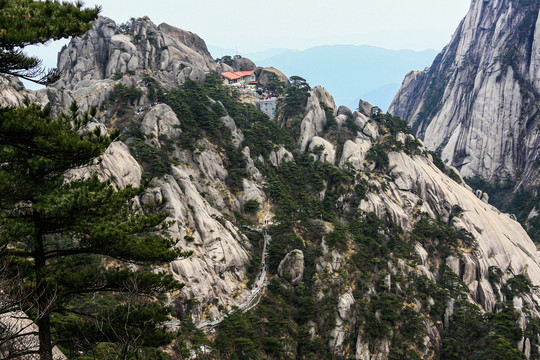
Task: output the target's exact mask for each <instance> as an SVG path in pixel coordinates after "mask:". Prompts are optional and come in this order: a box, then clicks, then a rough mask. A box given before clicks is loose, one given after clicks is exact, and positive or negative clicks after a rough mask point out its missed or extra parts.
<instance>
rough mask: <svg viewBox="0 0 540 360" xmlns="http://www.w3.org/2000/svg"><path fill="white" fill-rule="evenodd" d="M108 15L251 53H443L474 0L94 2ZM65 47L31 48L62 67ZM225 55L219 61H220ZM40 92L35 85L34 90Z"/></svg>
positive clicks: (92, 3)
mask: <svg viewBox="0 0 540 360" xmlns="http://www.w3.org/2000/svg"><path fill="white" fill-rule="evenodd" d="M84 2H85V6H87V7H93V6H95V5H101V7H102V12H101V15H103V16H107V17H110V18H112V19H113V20H115V21H116V22H117V23H121V22H126V21H128V20H129V19H130V18H132V17H141V16H145V15H147V16H149V17H150V19H152V21H153V22H154V23H155V24H156V25H158V24H160V23H162V22H166V23H168V24H170V25H173V26H177V27H180V28H182V29H184V30H189V31H191V32H194V33H196V34H198V35H199V36H201V37H202V38H203V39H204V40H205V41H206V43H207V44H208V45H213V46H219V47H222V48H229V49H236V50H238V51H239V52H243V53H249V52H257V51H263V50H267V49H271V48H289V49H298V50H304V49H307V48H310V47H313V46H317V45H337V44H340V45H363V44H365V45H374V46H379V47H384V48H387V49H396V50H397V49H412V50H425V49H435V50H441V49H442V48H443V47H444V46H445V45H446V44H447V43H448V42H449V40H450V37H451V36H452V34H453V32H454V30H455V29H456V27H457V25H458V24H459V22H460V21H461V19H462V18H463V17H464V16H465V14H466V13H467V10H468V8H469V4H470V0H266V1H265V0H262V1H248V0H226V1H216V0H212V1H211V0H190V1H185V0H87V1H84ZM62 43H66V41H64V42H56V43H53V44H50V45H48V46H39V47H37V48H36V47H33V48H32V49H28V52H29V53H31V54H33V55H37V56H38V57H40V58H42V59H43V60H44V65H45V66H47V67H55V66H56V54H57V53H58V51H59V50H60V47H61V45H62ZM218 56H219V55H218ZM32 87H33V85H32Z"/></svg>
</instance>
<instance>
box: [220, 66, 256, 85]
mask: <svg viewBox="0 0 540 360" xmlns="http://www.w3.org/2000/svg"><path fill="white" fill-rule="evenodd" d="M221 80H223V83H224V84H225V85H247V84H256V83H257V81H256V78H255V71H254V70H248V71H235V72H231V71H225V72H222V73H221Z"/></svg>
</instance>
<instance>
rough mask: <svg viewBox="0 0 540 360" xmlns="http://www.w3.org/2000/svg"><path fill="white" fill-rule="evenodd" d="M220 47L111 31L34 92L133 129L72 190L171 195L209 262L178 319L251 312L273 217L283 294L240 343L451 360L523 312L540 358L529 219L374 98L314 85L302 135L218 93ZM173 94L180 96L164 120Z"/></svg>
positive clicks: (274, 278) (193, 260)
mask: <svg viewBox="0 0 540 360" xmlns="http://www.w3.org/2000/svg"><path fill="white" fill-rule="evenodd" d="M501 4H502V3H501ZM483 6H488V5H483ZM501 6H502V5H501ZM117 32H118V34H117ZM171 34H172V35H171ZM175 34H176V35H175ZM178 34H184V35H182V36H180V35H178ZM150 39H154V40H150ZM156 39H157V40H156ZM153 41H157V43H156V44H160V45H159V46H158V45H155V44H154V43H153ZM177 51H183V53H182V54H177V55H178V58H177V57H175V56H174V54H175V53H176V52H177ZM205 51H206V50H205V47H204V43H203V42H202V40H200V39H199V38H198V37H197V36H196V35H193V34H191V33H188V32H185V31H183V30H180V29H176V28H172V27H170V26H168V25H160V26H159V27H155V25H153V24H152V23H151V21H150V20H149V19H147V18H142V19H137V20H135V21H134V22H133V24H132V27H131V30H130V32H128V34H127V35H126V34H121V33H120V29H118V28H117V27H116V25H115V24H114V22H112V21H111V20H108V19H99V20H98V21H96V24H95V28H94V30H92V31H91V32H89V33H88V34H87V35H86V36H85V37H83V38H77V39H73V41H72V42H71V43H70V44H69V45H68V46H67V47H66V48H65V49H64V50H63V51H62V53H61V54H60V57H59V59H60V60H59V62H60V67H61V68H62V69H63V70H64V73H65V74H66V75H65V76H64V78H62V79H61V81H60V82H59V83H58V84H55V86H54V87H50V88H48V89H47V90H46V91H44V92H39V93H28V94H29V95H27V96H28V97H30V100H32V101H40V102H42V103H46V102H47V101H48V103H49V105H50V106H51V107H52V108H53V112H60V111H66V110H67V109H68V106H69V104H70V103H71V101H72V100H76V101H77V102H78V103H79V104H80V105H81V107H82V108H85V107H88V106H90V105H97V106H99V109H100V111H99V113H98V116H97V117H96V120H95V121H94V122H93V123H91V124H90V125H89V126H90V127H95V126H100V127H102V128H103V129H104V130H105V131H107V130H108V129H109V128H117V129H120V130H122V135H121V137H120V140H121V141H118V142H115V143H113V144H111V146H110V148H109V149H108V150H107V152H106V153H105V154H104V156H103V159H102V161H101V162H100V163H96V164H94V165H93V166H90V167H88V168H86V169H79V170H77V171H76V172H75V173H72V174H71V173H70V174H69V176H88V175H89V174H92V173H97V174H98V175H99V176H100V177H101V178H110V179H112V180H113V181H114V182H115V184H116V185H117V186H120V187H123V186H126V185H128V184H133V185H139V184H140V183H141V181H142V180H143V179H144V180H150V181H151V182H150V186H149V188H148V189H147V191H146V194H145V195H144V196H142V197H141V198H140V199H139V201H141V202H143V203H153V204H160V203H161V202H162V200H163V199H166V202H165V205H164V208H163V209H164V210H165V211H167V212H168V214H169V219H170V220H174V221H175V224H174V225H173V226H172V228H171V236H173V237H174V238H176V239H177V240H178V241H177V246H178V247H181V248H182V249H184V250H191V251H193V255H192V256H190V257H188V258H186V259H178V260H176V261H173V262H172V263H170V264H168V265H167V266H166V270H167V271H169V272H170V273H171V274H172V275H173V276H174V277H175V278H176V279H178V280H180V281H182V282H184V283H186V286H185V287H184V288H183V289H182V292H181V293H179V294H168V295H169V297H168V298H169V301H170V304H171V307H172V308H173V309H174V310H175V315H176V316H178V317H180V316H185V315H188V316H190V317H191V318H192V319H193V320H194V321H195V322H198V321H199V320H201V319H205V318H210V317H218V316H221V315H223V313H224V312H225V311H227V310H228V309H231V308H232V307H234V306H238V305H239V304H241V303H242V298H245V296H246V295H247V293H248V291H249V290H248V288H247V284H248V281H249V277H250V276H251V275H253V274H252V273H256V272H257V271H258V268H256V267H255V269H253V264H257V256H259V255H260V254H259V253H257V247H258V246H260V244H261V239H260V236H259V237H257V236H256V235H254V234H253V233H252V232H250V231H246V230H245V228H243V227H242V226H241V225H242V224H245V223H249V222H252V223H253V224H255V226H259V225H260V224H262V223H263V221H264V220H265V219H267V217H268V218H272V217H274V219H275V220H276V222H277V224H275V226H274V227H272V230H271V231H272V238H273V239H272V242H271V244H270V249H269V260H268V263H269V273H270V274H271V275H270V278H271V283H270V285H269V286H268V288H267V290H266V291H267V294H268V296H267V297H264V298H263V299H262V300H261V301H260V303H259V306H258V307H257V308H255V309H253V310H252V311H253V315H252V316H253V318H250V322H249V323H252V324H254V325H253V326H255V327H253V328H252V331H251V332H249V333H246V334H244V333H242V334H240V333H239V334H233V335H234V336H236V337H240V338H242V339H246V338H249V337H250V336H251V337H252V338H249V339H250V340H249V341H253V342H262V343H258V344H259V345H260V348H261V349H263V348H264V349H265V350H264V351H266V352H268V354H271V355H272V356H274V355H275V353H273V352H272V351H277V350H276V346H277V347H279V354H281V355H282V356H288V357H296V356H298V357H299V358H301V357H302V356H306V354H316V355H317V356H318V355H320V357H321V358H322V357H323V356H328V357H330V356H335V357H336V358H338V359H344V358H355V359H365V360H367V359H387V358H389V357H393V358H396V356H397V357H399V356H401V358H407V357H408V356H409V355H411V354H413V353H414V355H415V356H416V357H417V358H437V357H438V354H439V352H440V351H441V348H443V339H444V338H445V337H448V336H449V335H448V334H449V332H451V331H452V326H454V325H453V324H456V323H457V321H458V320H455V317H454V316H453V315H454V313H457V315H460V314H461V313H462V312H463V311H465V310H464V309H467V311H470V312H474V311H477V312H478V314H479V309H481V311H483V312H497V311H499V312H500V311H502V310H504V309H507V306H509V304H512V309H514V310H515V313H514V312H513V313H512V314H513V315H512V316H515V317H516V321H514V325H515V323H518V324H519V328H520V329H522V330H525V332H523V333H522V335H520V336H519V337H520V338H519V339H513V340H512V341H514V340H515V341H514V342H513V343H512V346H514V345H515V342H519V349H520V351H523V352H524V353H525V354H526V355H528V356H529V357H530V358H535V356H537V355H538V352H539V349H540V348H539V347H538V344H539V343H540V339H539V338H538V335H537V334H535V333H534V329H535V327H534V326H536V325H535V324H536V321H537V320H535V318H536V317H537V314H538V310H539V309H538V305H537V302H538V301H540V299H539V298H538V296H537V294H536V293H535V292H534V291H533V290H531V289H532V287H533V286H540V258H539V257H538V254H537V252H536V247H535V245H534V244H533V243H532V241H531V240H530V238H529V237H528V235H527V234H526V233H525V231H524V230H523V228H522V227H521V226H520V225H519V223H517V222H516V221H514V220H513V219H512V218H511V217H510V216H508V215H506V214H503V213H501V212H500V211H498V210H497V209H496V208H494V207H493V206H490V205H489V204H487V203H486V202H485V201H483V200H482V199H481V198H482V196H481V195H482V194H479V195H480V198H479V197H477V196H476V195H475V194H474V193H473V192H472V191H471V189H470V188H469V187H468V186H466V185H465V184H464V183H463V182H462V180H461V178H460V177H459V176H458V175H457V174H455V173H453V171H452V170H451V169H449V168H447V167H445V166H444V165H443V164H442V163H440V160H439V161H437V159H436V158H435V159H434V158H433V156H432V155H431V154H430V153H429V152H428V150H427V148H426V147H425V146H424V144H422V143H421V142H419V141H417V140H416V139H415V137H414V136H412V135H410V134H407V133H406V127H405V126H404V124H402V122H401V121H399V120H398V119H396V118H393V117H391V116H389V115H384V114H380V113H379V112H378V111H377V109H376V108H373V106H371V105H370V104H368V103H365V102H361V103H360V104H359V111H355V112H353V111H351V110H350V109H348V108H345V107H339V108H338V107H337V106H336V105H335V103H334V100H333V98H332V97H331V95H330V94H328V93H327V92H326V91H325V90H324V89H322V88H320V87H315V88H313V89H310V90H309V93H308V97H307V102H306V105H305V107H303V108H301V109H297V110H298V112H297V115H295V116H294V117H292V118H289V119H283V116H278V118H279V119H280V121H281V124H282V125H284V126H285V125H286V126H288V127H289V130H290V133H287V132H285V131H284V130H283V129H282V128H281V129H280V128H279V127H278V126H277V124H276V123H275V122H273V121H271V120H269V119H268V118H266V117H264V116H262V114H260V113H258V112H256V111H255V109H254V108H253V107H250V106H249V105H247V104H241V103H239V102H238V98H235V97H234V96H231V94H230V92H229V91H228V90H227V89H222V88H221V87H220V85H219V84H216V83H213V82H212V81H213V80H212V77H211V75H208V74H207V72H208V71H209V70H212V69H214V68H215V65H214V64H213V63H212V62H211V59H210V58H209V57H208V56H206V55H205ZM163 53H167V54H169V55H170V54H173V56H169V55H164V54H163ZM149 54H154V55H155V56H154V55H153V56H149ZM186 54H187V55H186ZM182 56H183V57H182ZM157 59H161V60H159V61H158V60H157ZM508 71H510V70H508ZM117 73H123V74H120V75H116V74H117ZM193 74H195V75H196V74H200V76H198V77H197V76H195V77H192V75H193ZM145 75H147V76H145ZM419 76H420V77H421V78H422V77H428V76H429V74H424V75H419ZM503 76H509V75H503ZM70 77H72V78H71V79H70ZM149 77H150V78H151V79H153V80H155V82H152V81H149ZM188 79H190V80H192V81H189V80H188ZM506 79H507V81H510V78H509V77H507V78H506ZM512 79H513V77H512ZM411 81H412V80H411ZM197 82H200V83H201V85H198V84H197ZM119 84H121V85H122V86H124V87H133V88H134V89H136V90H139V91H140V92H135V93H136V94H138V95H137V96H134V98H133V99H131V100H129V101H120V100H119V99H118V98H115V97H112V95H114V93H115V91H116V89H117V88H118V85H119ZM156 84H158V85H156ZM158 86H159V87H160V88H161V89H165V90H167V91H168V93H167V94H165V91H163V92H162V94H164V96H165V97H164V98H162V99H160V100H161V101H160V102H164V103H162V104H157V105H154V106H151V105H150V104H149V103H150V101H152V100H153V98H152V96H154V97H155V96H156V95H155V93H156V92H157V91H159V89H160V88H158ZM177 87H180V90H178V92H177V93H176V92H175V91H177V90H175V88H177ZM0 91H1V94H2V95H4V94H5V95H6V96H5V98H8V96H9V99H13V100H12V104H13V105H19V104H20V102H21V99H22V98H23V97H24V96H25V91H23V90H22V89H21V88H19V85H18V84H17V83H15V82H13V81H11V82H9V81H4V82H2V87H1V88H0ZM152 92H153V93H152ZM175 94H176V95H177V96H173V95H175ZM402 94H405V93H404V92H403V93H402ZM0 98H2V97H0ZM398 98H399V97H398ZM411 99H412V98H411ZM413 102H414V101H413V100H411V102H410V103H411V104H412V103H413ZM411 108H412V105H411ZM417 128H419V129H420V128H422V127H420V126H417ZM428 128H429V126H427V127H426V131H427V129H428ZM426 134H427V132H426ZM426 142H428V141H426ZM435 164H437V165H435ZM448 174H450V175H452V178H450V177H449V176H448ZM250 200H251V201H256V202H257V203H258V204H260V205H261V206H260V207H259V209H258V210H257V211H255V212H254V213H249V212H247V211H245V210H246V207H245V204H246V203H248V202H249V201H250ZM247 235H250V237H249V238H248V237H247ZM278 275H281V276H282V278H279V276H278ZM269 304H270V305H269ZM467 304H469V305H470V304H473V310H471V308H468V307H467V306H468V305H467ZM268 306H270V310H268ZM299 309H300V310H299ZM474 309H476V310H474ZM474 314H476V313H474ZM279 316H283V318H279ZM478 316H481V315H478ZM458 319H459V317H458ZM231 321H232V320H231ZM514 325H512V326H514ZM246 326H247V325H246ZM233 328H235V327H233ZM227 329H229V330H230V328H225V329H223V330H218V332H219V331H224V332H225V331H228V330H227ZM495 330H496V329H495ZM495 330H494V331H495ZM254 334H255V335H254ZM270 334H271V335H270ZM520 334H521V333H520ZM269 339H270V340H271V341H270V340H269ZM282 340H283V341H282ZM272 344H273V345H272ZM276 344H278V345H279V344H282V345H279V346H278V345H276ZM306 344H307V345H306ZM216 346H217V345H216ZM306 346H307V347H308V348H307V349H306V348H305V347H306ZM514 347H515V346H514ZM404 349H406V351H410V352H411V353H402V351H405V350H404ZM223 351H225V350H223ZM237 351H240V350H238V349H237ZM261 351H263V350H261ZM324 354H326V355H324ZM281 355H280V356H281ZM276 356H277V355H276ZM411 356H412V355H411Z"/></svg>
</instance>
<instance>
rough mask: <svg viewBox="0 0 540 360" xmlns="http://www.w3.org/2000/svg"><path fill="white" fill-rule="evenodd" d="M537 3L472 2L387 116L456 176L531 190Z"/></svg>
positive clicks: (538, 86) (537, 92) (539, 45)
mask: <svg viewBox="0 0 540 360" xmlns="http://www.w3.org/2000/svg"><path fill="white" fill-rule="evenodd" d="M539 10H540V3H539V2H538V1H513V0H496V1H483V0H473V1H472V4H471V7H470V10H469V12H468V14H467V15H466V17H465V18H464V19H463V21H462V22H461V24H460V25H459V27H458V28H457V30H456V32H455V33H454V35H453V37H452V40H451V41H450V43H449V44H448V45H447V46H446V47H445V48H444V49H443V51H442V52H441V53H440V54H439V55H438V56H437V58H436V59H435V61H434V62H433V64H432V66H431V67H430V68H429V69H428V70H426V71H419V72H417V71H415V72H411V73H409V74H408V75H407V77H406V78H405V80H404V81H403V85H402V87H401V89H400V90H399V92H398V93H397V94H396V96H395V98H394V100H393V102H392V105H391V106H390V109H389V112H390V113H392V114H394V115H398V116H400V117H402V118H403V119H405V120H406V121H407V122H409V124H410V125H411V127H412V129H413V133H414V134H415V135H416V136H418V137H419V138H420V139H422V140H423V141H424V142H425V144H426V146H427V147H428V148H430V149H432V150H435V151H437V152H438V153H439V154H440V156H441V157H442V159H443V160H444V161H445V162H447V163H448V164H449V165H452V166H455V167H456V168H457V169H458V170H459V171H460V173H461V175H462V176H464V177H474V176H480V177H482V178H484V179H486V180H488V181H491V182H493V181H495V180H502V179H505V178H509V179H512V180H514V181H516V182H517V183H516V188H518V187H520V186H523V187H525V188H531V187H533V186H535V185H538V184H539V179H540V176H538V175H539V172H538V171H539V167H538V162H539V160H538V159H539V153H540V152H539V151H538V150H539V147H540V130H539V129H540V128H539V117H538V115H539V106H540V76H539V75H540V17H539Z"/></svg>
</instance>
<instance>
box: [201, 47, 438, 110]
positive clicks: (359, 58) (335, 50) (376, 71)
mask: <svg viewBox="0 0 540 360" xmlns="http://www.w3.org/2000/svg"><path fill="white" fill-rule="evenodd" d="M209 50H210V52H211V53H212V55H213V56H214V57H221V56H223V55H235V54H237V53H238V52H237V51H236V50H234V49H223V48H219V47H215V46H209ZM239 55H242V56H244V57H247V58H249V59H251V60H253V61H254V62H255V63H256V64H257V65H258V66H274V67H276V68H278V69H279V70H281V71H282V72H283V73H285V74H286V75H287V76H292V75H298V76H301V77H303V78H305V79H306V80H307V81H308V83H309V84H310V85H311V86H315V85H321V86H323V87H324V88H325V89H326V90H328V91H329V92H330V93H331V94H332V95H333V96H334V99H335V101H336V104H338V105H345V106H347V107H349V108H351V109H352V110H354V109H356V108H357V106H358V100H359V99H362V100H366V101H368V102H370V103H372V104H373V105H376V106H378V107H380V108H381V109H382V110H384V111H386V110H387V109H388V106H389V105H390V102H391V101H392V98H393V97H394V95H395V94H396V92H397V91H398V89H399V87H400V86H401V81H402V80H403V77H404V76H405V75H406V74H407V73H408V72H409V71H411V70H413V69H417V70H422V69H424V68H425V67H427V66H429V65H431V63H432V62H433V59H434V58H435V56H436V55H437V52H436V51H435V50H424V51H412V50H388V49H383V48H379V47H375V46H368V45H360V46H355V45H332V46H330V45H323V46H317V47H314V48H310V49H307V50H303V51H299V50H289V49H271V50H267V51H264V52H258V53H239Z"/></svg>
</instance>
